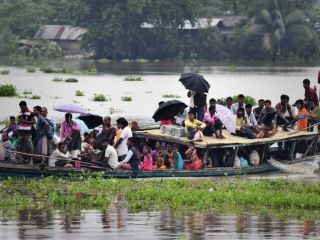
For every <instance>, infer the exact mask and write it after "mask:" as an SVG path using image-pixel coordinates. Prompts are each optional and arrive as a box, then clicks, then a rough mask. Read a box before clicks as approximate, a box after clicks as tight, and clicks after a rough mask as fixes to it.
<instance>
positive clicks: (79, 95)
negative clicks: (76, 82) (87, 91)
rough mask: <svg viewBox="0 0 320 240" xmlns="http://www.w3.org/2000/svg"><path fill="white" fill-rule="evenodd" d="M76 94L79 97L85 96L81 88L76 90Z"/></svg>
mask: <svg viewBox="0 0 320 240" xmlns="http://www.w3.org/2000/svg"><path fill="white" fill-rule="evenodd" d="M75 96H77V97H83V96H84V92H83V91H81V90H76V92H75Z"/></svg>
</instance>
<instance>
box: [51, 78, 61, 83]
mask: <svg viewBox="0 0 320 240" xmlns="http://www.w3.org/2000/svg"><path fill="white" fill-rule="evenodd" d="M52 81H53V82H63V78H59V77H55V78H54V79H53V80H52Z"/></svg>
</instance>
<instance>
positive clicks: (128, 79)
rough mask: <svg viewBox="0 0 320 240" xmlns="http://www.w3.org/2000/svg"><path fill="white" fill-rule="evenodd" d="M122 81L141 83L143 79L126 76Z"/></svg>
mask: <svg viewBox="0 0 320 240" xmlns="http://www.w3.org/2000/svg"><path fill="white" fill-rule="evenodd" d="M123 80H124V81H128V82H141V81H143V78H142V77H139V76H126V77H125V78H124V79H123Z"/></svg>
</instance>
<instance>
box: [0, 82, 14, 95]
mask: <svg viewBox="0 0 320 240" xmlns="http://www.w3.org/2000/svg"><path fill="white" fill-rule="evenodd" d="M17 95H18V94H17V88H16V87H15V86H13V85H12V84H4V85H1V84H0V97H14V96H17Z"/></svg>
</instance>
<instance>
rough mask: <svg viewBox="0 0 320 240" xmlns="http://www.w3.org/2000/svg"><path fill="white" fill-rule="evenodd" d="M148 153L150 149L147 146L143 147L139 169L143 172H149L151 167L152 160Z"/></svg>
mask: <svg viewBox="0 0 320 240" xmlns="http://www.w3.org/2000/svg"><path fill="white" fill-rule="evenodd" d="M150 152H151V151H150V148H149V147H148V146H147V145H145V146H144V147H143V150H142V157H143V161H142V163H141V169H142V170H144V171H150V170H152V167H153V160H152V157H151V154H150Z"/></svg>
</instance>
